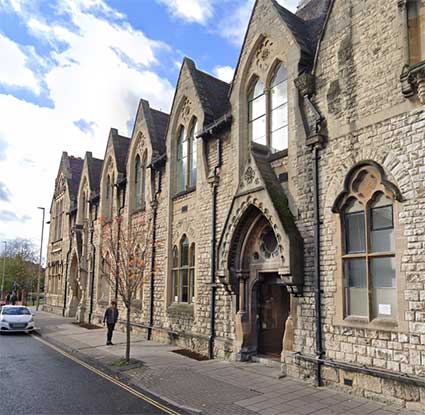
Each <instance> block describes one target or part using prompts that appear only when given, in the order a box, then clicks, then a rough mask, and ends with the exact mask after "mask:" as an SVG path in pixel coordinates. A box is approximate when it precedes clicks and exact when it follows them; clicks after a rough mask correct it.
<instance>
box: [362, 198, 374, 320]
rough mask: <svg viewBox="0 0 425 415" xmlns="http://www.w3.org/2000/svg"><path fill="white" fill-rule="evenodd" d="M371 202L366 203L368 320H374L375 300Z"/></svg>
mask: <svg viewBox="0 0 425 415" xmlns="http://www.w3.org/2000/svg"><path fill="white" fill-rule="evenodd" d="M369 204H370V200H369V201H367V203H365V210H364V215H365V243H366V284H367V300H368V301H367V316H368V320H369V321H371V320H372V307H371V304H372V301H373V288H372V278H371V273H370V251H371V250H370V246H371V244H370V218H369Z"/></svg>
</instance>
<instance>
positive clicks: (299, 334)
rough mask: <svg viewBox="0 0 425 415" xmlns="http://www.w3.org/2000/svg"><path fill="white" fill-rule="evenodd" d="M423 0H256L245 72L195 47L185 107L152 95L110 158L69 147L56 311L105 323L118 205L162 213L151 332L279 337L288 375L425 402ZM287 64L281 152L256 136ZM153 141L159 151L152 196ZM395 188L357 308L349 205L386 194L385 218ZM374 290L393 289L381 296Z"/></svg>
mask: <svg viewBox="0 0 425 415" xmlns="http://www.w3.org/2000/svg"><path fill="white" fill-rule="evenodd" d="M409 7H412V5H411V4H410V3H409V2H405V1H398V0H389V1H385V2H377V1H375V0H364V1H361V2H360V1H355V0H338V1H332V0H309V1H306V0H304V1H302V2H301V3H300V6H299V8H298V11H297V13H296V15H293V14H292V13H290V12H288V11H287V10H285V9H283V8H282V7H280V6H279V5H278V4H277V3H275V2H274V1H273V0H257V2H256V4H255V6H254V10H253V14H252V17H251V20H250V24H249V27H248V31H247V34H246V37H245V41H244V44H243V47H242V51H241V54H240V58H239V62H238V65H237V68H236V73H235V76H234V79H233V82H232V84H231V85H228V84H225V83H223V82H221V81H219V80H217V79H215V78H213V77H212V76H210V75H208V74H205V73H204V72H201V71H199V70H198V69H197V68H196V66H195V64H194V63H193V62H192V61H191V60H189V59H185V60H184V62H183V65H182V69H181V73H180V76H179V80H178V83H177V86H176V94H175V98H174V102H173V106H172V110H171V114H170V115H166V114H164V113H161V112H159V111H156V110H154V109H151V108H150V107H149V104H148V103H147V102H146V101H144V100H141V102H140V105H139V110H138V114H137V118H136V122H135V126H134V130H133V134H132V137H131V138H130V139H128V138H125V137H122V136H120V135H119V134H118V132H117V131H116V130H113V129H112V130H111V133H110V136H109V140H108V144H107V150H106V153H105V158H104V160H105V161H104V162H102V161H100V160H96V159H93V158H92V156H91V154H90V153H88V154H87V155H86V158H85V160H84V163H83V161H82V160H79V161H77V160H78V159H75V158H72V157H69V156H68V155H67V154H66V153H64V155H63V156H62V160H61V165H60V170H59V173H58V178H57V184H56V188H55V196H54V199H53V203H52V210H51V216H52V226H51V232H50V240H49V251H48V276H47V281H48V283H47V287H46V291H47V293H48V294H47V304H46V308H47V309H49V310H51V311H54V312H63V313H64V314H66V315H70V316H75V317H76V318H77V319H78V320H80V321H90V322H96V321H99V319H101V317H102V313H103V311H104V309H105V306H106V305H107V303H108V301H109V300H110V299H111V298H113V296H114V293H113V291H114V290H113V287H109V286H105V284H104V282H102V273H103V271H102V266H103V265H102V261H103V258H102V255H103V254H102V252H103V250H102V244H103V242H104V241H103V240H102V229H103V227H104V226H113V225H110V224H109V225H108V224H107V225H105V224H104V223H103V222H102V220H101V217H104V216H105V215H106V216H107V215H110V216H119V217H121V218H122V220H123V222H124V223H126V224H127V225H128V224H132V223H137V221H146V222H149V223H152V224H153V227H154V229H153V230H152V234H153V235H152V238H151V245H150V246H147V247H146V256H147V257H146V258H145V260H146V263H148V264H149V267H150V268H149V272H148V273H147V274H148V275H146V277H145V278H144V283H143V289H142V292H141V294H140V296H139V297H138V298H137V300H136V303H135V309H134V312H133V316H132V323H133V328H134V330H139V331H141V332H143V333H146V335H147V336H148V337H149V338H152V339H156V340H160V341H164V342H172V343H175V344H179V345H181V346H182V347H186V348H190V349H193V350H196V351H198V352H200V353H204V354H207V353H208V354H209V355H210V356H216V357H221V358H227V359H239V360H249V359H252V358H255V356H256V355H258V354H260V353H262V351H266V354H269V357H270V356H271V357H273V356H274V354H275V352H276V351H278V354H279V355H280V358H281V361H282V370H283V371H285V373H288V374H291V375H296V376H300V377H303V378H311V379H312V380H315V381H316V382H319V383H321V384H329V385H335V386H336V387H339V388H344V389H346V390H349V391H353V393H357V394H361V395H363V396H366V397H372V398H375V399H378V400H384V401H388V402H392V403H395V404H398V405H402V406H407V407H409V408H411V409H418V410H424V409H425V372H424V369H423V368H424V365H425V276H424V275H423V272H424V270H425V250H424V249H425V233H424V229H423V222H424V221H425V219H424V218H425V216H424V215H423V214H422V211H423V210H424V208H425V191H424V184H423V183H424V177H425V167H424V161H425V160H424V157H425V145H424V139H423V137H424V134H425V112H424V109H423V106H422V104H421V93H422V90H421V88H420V83H419V84H418V82H419V81H418V79H419V78H418V76H419V75H417V74H418V73H419V72H418V70H417V68H418V64H417V63H416V62H415V63H414V65H413V66H412V65H411V63H412V62H411V61H409V42H408V38H409V36H412V33H411V31H410V32H409V31H408V28H407V16H408V15H409ZM279 65H283V66H284V67H285V68H286V71H287V104H286V105H287V118H288V147H287V149H285V150H283V151H279V152H273V151H270V149H269V148H267V146H264V145H260V144H258V143H253V142H252V141H251V140H250V127H249V126H250V119H249V110H248V96H249V94H250V89H251V88H252V85H253V84H254V83H255V82H257V81H258V80H260V81H261V82H262V83H263V84H264V86H265V96H266V97H271V96H272V95H270V94H272V93H273V91H272V88H273V82H272V79H273V76H274V75H273V74H274V73H275V72H276V70H277V68H278V67H279ZM419 66H420V65H419ZM270 99H272V98H270ZM270 105H271V104H269V103H268V104H266V108H267V111H270V109H271V107H270ZM267 117H269V118H267ZM270 117H271V116H270V115H266V118H267V121H265V123H266V126H267V131H270V130H271V128H272V124H271V123H272V121H271V118H270ZM194 126H196V132H195V133H194V135H195V136H196V137H197V139H196V140H194V144H193V145H192V147H190V148H189V147H188V148H189V150H188V152H189V156H188V157H189V160H192V161H191V162H189V170H188V174H192V173H194V171H195V170H194V167H193V166H194V161H193V159H194V158H195V157H196V158H195V160H196V181H195V182H194V183H193V182H191V181H190V180H189V179H188V181H187V182H186V184H187V186H186V187H185V188H184V190H183V191H181V189H180V187H179V186H180V182H178V180H179V179H180V177H181V171H180V170H179V168H180V167H179V166H180V164H179V163H180V159H179V157H181V154H180V149H181V148H183V147H179V141H178V140H179V136H180V135H181V131H185V132H188V134H187V136H188V137H189V132H190V131H192V130H193V129H195V127H194ZM266 134H267V135H268V134H269V132H267V133H266ZM188 140H190V137H189V138H188ZM191 154H193V157H192V159H190V155H191ZM137 156H139V157H140V160H143V163H145V164H142V165H143V166H144V173H143V180H142V182H141V183H144V184H143V203H142V205H141V206H140V208H136V205H135V203H136V202H135V194H136V193H137V189H136V188H135V185H136V184H138V185H140V182H139V181H137V180H136V178H135V174H136V173H135V171H136V170H135V169H136V165H135V163H136V158H137ZM190 163H192V164H190ZM182 166H184V168H186V164H182ZM107 193H108V194H109V199H108V196H107ZM380 194H382V195H384V196H385V197H386V198H387V199H386V200H387V201H391V209H392V210H391V212H393V217H392V225H391V226H392V229H393V234H392V235H393V236H392V238H393V240H394V243H393V245H392V246H391V249H388V252H384V253H382V254H380V255H377V254H375V257H374V256H373V255H374V254H373V253H372V254H371V255H370V258H369V256H368V258H369V259H367V261H370V262H367V264H369V265H367V271H366V274H367V281H369V282H368V285H367V288H366V292H367V294H366V297H365V298H367V300H365V301H366V302H365V304H366V306H365V307H366V309H365V310H361V312H360V314H361V315H360V316H358V315H353V313H350V312H349V311H348V310H349V307H350V304H351V303H353V304H354V300H350V301H351V303H350V304H349V300H348V298H349V297H348V296H349V292H350V288H351V285H350V284H351V282H348V281H351V280H350V278H351V277H350V278H348V276H347V273H349V272H351V271H347V269H348V268H346V267H345V265H344V264H346V263H347V261H349V260H353V257H349V258H348V257H347V254H349V252H347V254H346V253H345V252H346V244H347V242H346V241H347V239H346V238H347V236H344V235H346V233H347V230H346V229H347V228H346V226H347V225H346V223H347V222H344V221H345V220H346V219H344V220H343V218H345V216H344V215H345V213H344V212H345V209H348V207H349V206H350V203H352V201H353V200H354V199H356V198H357V199H359V200H369V199H370V202H367V203H368V205H367V206H368V207H367V208H365V209H367V212H368V213H367V214H366V216H365V217H366V219H365V220H366V223H367V224H368V225H367V226H368V227H367V230H366V232H367V233H368V232H369V231H370V232H372V231H374V229H373V225H370V226H372V227H371V228H369V221H371V219H370V218H371V217H369V214H370V215H372V213H370V212H372V211H369V209H372V208H369V203H371V205H370V206H374V203H375V199H376V198H377V197H378V196H377V195H380ZM368 195H369V196H370V197H369V199H367V196H368ZM62 200H63V202H62ZM109 203H110V205H109ZM365 203H366V202H365ZM387 203H389V202H387ZM58 206H59V208H58ZM316 206H317V207H318V210H317V209H316ZM347 206H348V207H347ZM59 222H60V223H61V224H62V225H61V231H58V230H57V226H58V225H56V223H59ZM270 230H271V231H270ZM270 232H271V233H270ZM185 240H187V241H188V243H189V246H190V248H188V249H190V252H194V264H192V265H190V264H189V268H190V267H191V266H193V269H194V285H193V287H192V288H189V289H188V293H187V294H186V291H184V290H185V288H184V287H183V286H184V283H183V285H181V284H180V285H178V288H175V284H174V280H175V278H176V277H175V275H186V274H184V272H186V271H185V270H181V269H179V270H178V271H177V274H176V272H175V271H176V265H175V263H174V262H173V261H174V257H173V255H174V252H176V250H178V247H179V246H180V245H179V244H181V243H182V241H185ZM192 244H193V245H192ZM366 244H367V246H369V245H370V244H371V241H370V240H369V241H368V242H367V243H366ZM192 248H193V251H192ZM179 252H182V251H179ZM366 252H367V253H366V254H365V255H369V253H368V252H369V251H367V250H366ZM153 255H154V257H153V258H152V256H153ZM180 255H181V253H180ZM356 255H357V257H356V258H357V260H359V259H361V258H363V256H362V255H363V254H362V253H361V252H360V253H357V254H356ZM378 257H379V258H381V257H382V258H383V257H387V258H390V259H391V261H392V262H391V263H392V264H393V269H394V277H393V279H392V284H393V285H391V286H387V285H385V286H384V288H391V290H393V291H388V290H387V291H385V293H384V294H382V292H380V293H378V291H374V290H375V288H376V287H375V286H374V284H375V282H371V281H375V280H373V278H375V276H376V275H377V274H376V275H375V274H374V272H375V271H372V268H371V267H372V265H370V264H372V263H373V261H374V258H378ZM347 258H348V259H347ZM356 258H354V260H355V259H356ZM191 261H192V260H191ZM177 268H179V267H177ZM189 268H188V269H189ZM387 271H388V270H387ZM188 272H190V271H188ZM376 272H378V271H376ZM388 272H390V271H388ZM179 273H180V274H179ZM384 277H385V275H384ZM181 278H183V277H181ZM365 278H366V277H365ZM178 281H181V280H178ZM188 284H189V286H190V282H188ZM354 285H355V284H354ZM362 287H363V286H362V285H361V286H360V288H362ZM357 288H359V286H354V291H355V289H357ZM152 290H153V291H152ZM357 292H359V291H357ZM267 293H268V294H267ZM270 293H273V294H270ZM388 293H390V294H388ZM391 293H393V294H391ZM375 294H376V295H377V296H378V295H384V296H386V298H389V297H388V296H389V295H394V298H393V300H391V301H393V302H391V303H390V304H387V303H389V302H390V300H388V301H387V303H386V302H385V301H383V302H382V304H381V303H379V304H378V303H376V301H378V300H376V298H378V297H376V298H375V297H374V296H375ZM267 295H268V297H267ZM276 295H277V296H278V297H277V298H280V300H279V301H278V302H277V303H276V302H273V301H275V300H273V298H274V297H276ZM279 296H281V297H279ZM350 298H351V297H350ZM391 298H392V297H391ZM265 299H266V300H265ZM318 301H320V304H321V306H320V307H319V308H318V307H316V305H317V304H319V303H318ZM378 302H379V301H378ZM375 303H376V304H375ZM267 304H269V305H270V304H271V305H270V306H268V305H267ZM267 307H269V308H267ZM375 308H376V309H377V310H379V312H378V311H376V310H375ZM374 310H375V311H374ZM267 313H269V320H267V321H266V320H265V318H266V317H264V316H265V315H266V314H267ZM362 313H363V314H362ZM354 314H355V313H354ZM390 316H391V318H390ZM273 319H274V320H273ZM272 320H273V321H275V322H276V324H275V326H273V324H272V325H271V326H270V322H271V321H272ZM268 329H270V330H268ZM273 330H274V331H273ZM273 333H274V334H273ZM276 336H277V338H278V343H279V342H280V346H279V347H278V349H276V346H275V343H276V342H275V340H276ZM318 336H320V337H318ZM320 338H321V341H319V342H318V341H317V340H318V339H320ZM268 352H270V353H268Z"/></svg>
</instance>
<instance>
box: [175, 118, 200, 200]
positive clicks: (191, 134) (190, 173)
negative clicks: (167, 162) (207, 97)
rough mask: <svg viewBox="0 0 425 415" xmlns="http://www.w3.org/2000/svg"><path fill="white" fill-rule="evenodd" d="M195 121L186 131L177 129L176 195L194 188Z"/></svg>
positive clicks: (194, 120) (195, 156) (195, 166)
mask: <svg viewBox="0 0 425 415" xmlns="http://www.w3.org/2000/svg"><path fill="white" fill-rule="evenodd" d="M196 131H197V121H196V118H194V119H193V120H192V122H191V124H190V128H189V130H188V131H187V130H186V129H185V128H184V127H183V126H181V127H180V129H179V136H178V137H179V138H178V140H177V186H176V191H177V193H182V192H186V191H189V190H191V189H193V188H195V187H196V178H197V167H198V166H197V150H196Z"/></svg>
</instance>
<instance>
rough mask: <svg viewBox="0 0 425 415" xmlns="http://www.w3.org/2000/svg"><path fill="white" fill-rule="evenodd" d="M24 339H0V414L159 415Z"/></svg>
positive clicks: (63, 359) (55, 353) (130, 396)
mask: <svg viewBox="0 0 425 415" xmlns="http://www.w3.org/2000/svg"><path fill="white" fill-rule="evenodd" d="M164 413H166V412H163V411H162V410H160V409H158V408H156V407H154V406H152V405H150V404H148V403H147V402H145V401H144V400H142V399H140V398H138V397H137V396H134V395H133V394H131V393H129V392H127V391H126V390H124V389H122V388H121V387H119V386H118V385H115V384H114V383H112V382H110V381H108V380H107V379H104V378H102V377H101V376H99V375H97V374H95V373H93V372H91V371H90V370H88V369H86V368H85V367H83V366H80V365H79V364H78V363H76V362H74V361H72V360H70V359H68V358H67V357H65V356H62V355H61V354H60V353H58V352H56V351H55V350H52V349H50V348H49V347H48V346H45V345H44V344H42V343H40V342H39V341H37V340H36V339H34V338H33V337H31V336H29V335H25V334H8V335H3V336H0V414H1V415H15V414H31V415H38V414H46V415H47V414H52V415H53V414H54V415H59V414H72V415H73V414H84V415H89V414H99V415H107V414H117V415H118V414H146V415H154V414H155V415H156V414H164Z"/></svg>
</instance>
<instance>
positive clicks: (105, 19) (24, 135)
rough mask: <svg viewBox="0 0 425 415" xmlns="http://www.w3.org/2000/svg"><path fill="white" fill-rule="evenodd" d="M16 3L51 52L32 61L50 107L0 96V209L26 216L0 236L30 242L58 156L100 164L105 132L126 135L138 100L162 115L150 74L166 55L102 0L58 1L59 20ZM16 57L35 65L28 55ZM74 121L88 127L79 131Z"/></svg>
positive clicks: (169, 92)
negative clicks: (2, 154)
mask: <svg viewBox="0 0 425 415" xmlns="http://www.w3.org/2000/svg"><path fill="white" fill-rule="evenodd" d="M4 1H5V0H0V2H4ZM15 1H16V4H18V3H19V0H15ZM24 3H25V2H22V1H21V3H19V5H20V7H21V13H19V16H20V17H21V19H22V21H23V23H24V24H26V25H27V27H28V28H29V30H30V32H31V33H32V34H33V36H35V37H36V38H37V39H38V40H39V41H41V42H43V43H44V44H45V45H46V46H47V47H48V48H49V49H50V50H51V53H50V54H47V55H45V56H43V58H45V60H44V62H36V64H37V65H38V66H40V64H42V65H41V66H43V65H44V66H43V68H42V70H43V72H42V73H41V76H42V79H41V84H40V85H41V87H42V94H44V95H46V96H48V97H49V98H50V101H51V105H50V106H49V107H46V106H42V105H41V104H40V105H36V104H34V103H30V102H26V101H24V100H20V99H18V98H17V97H15V96H13V95H6V94H0V113H1V114H7V117H2V122H1V123H0V137H2V139H3V140H4V141H6V143H7V158H6V159H5V160H0V177H2V181H3V182H4V184H5V186H7V188H8V189H9V190H10V195H9V200H8V201H6V200H3V201H2V200H0V210H4V211H13V212H14V213H15V214H16V218H21V219H22V218H27V217H28V216H29V217H31V218H32V220H30V221H27V222H26V223H24V222H23V221H14V222H13V223H12V222H9V223H6V222H5V221H0V234H5V235H7V237H8V238H14V237H16V236H21V237H24V238H31V239H33V240H34V239H35V240H36V239H37V238H38V237H39V233H40V220H41V218H40V211H38V210H37V206H45V207H46V208H47V210H49V207H50V202H51V197H52V192H53V186H54V181H55V177H56V174H57V169H58V166H59V160H60V156H61V153H62V151H68V153H69V154H73V155H76V156H81V157H84V154H85V151H93V153H94V156H95V157H100V158H103V155H104V151H105V146H106V140H107V137H108V132H109V129H110V127H115V128H118V130H119V131H120V133H121V134H124V135H126V134H128V123H129V121H131V120H132V119H133V117H134V116H135V112H136V110H137V104H138V101H139V99H140V98H141V97H143V98H146V99H148V100H149V101H150V103H151V105H152V107H154V108H158V109H162V110H164V111H168V110H169V108H170V104H171V100H172V97H173V92H174V91H173V86H172V85H171V84H170V82H169V81H168V80H167V79H165V78H162V77H160V76H159V75H158V74H157V72H156V70H157V69H158V68H159V58H158V55H159V54H169V53H170V49H169V48H168V46H167V45H165V44H164V43H161V42H156V41H154V40H152V39H149V38H147V37H146V36H145V35H144V34H143V33H142V32H140V31H137V30H135V29H134V28H133V27H132V26H130V25H129V23H128V22H127V21H126V20H125V19H124V18H123V16H122V15H121V14H119V13H115V11H114V10H113V9H110V8H109V6H106V4H105V3H103V1H101V0H77V1H74V0H66V1H65V0H61V1H60V4H61V13H62V15H61V20H60V22H58V21H57V20H53V19H46V18H45V17H44V18H43V16H41V15H39V14H37V13H34V12H33V11H32V10H29V9H28V8H27V5H26V4H24ZM1 4H2V3H0V5H1ZM94 10H95V11H99V10H100V11H101V13H100V14H96V15H95V14H94ZM120 19H121V20H120ZM0 50H2V54H3V49H1V46H0ZM18 50H20V49H19V48H18ZM28 52H30V51H29V50H28ZM21 53H23V52H21ZM24 58H26V59H36V57H35V56H34V54H33V53H28V55H27V56H26V57H25V56H24ZM24 62H25V61H24ZM2 70H3V63H2V64H1V65H0V73H1V72H2ZM0 78H3V77H2V76H0ZM28 79H30V78H28ZM21 84H22V82H21ZM27 84H30V82H29V81H28V80H27ZM82 120H83V121H84V122H86V123H87V125H89V126H90V128H81V121H82ZM32 161H34V162H32Z"/></svg>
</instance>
